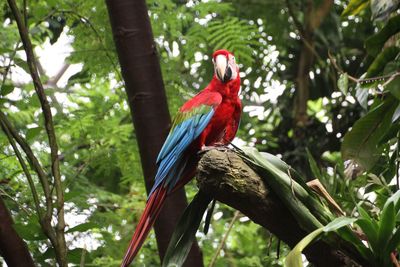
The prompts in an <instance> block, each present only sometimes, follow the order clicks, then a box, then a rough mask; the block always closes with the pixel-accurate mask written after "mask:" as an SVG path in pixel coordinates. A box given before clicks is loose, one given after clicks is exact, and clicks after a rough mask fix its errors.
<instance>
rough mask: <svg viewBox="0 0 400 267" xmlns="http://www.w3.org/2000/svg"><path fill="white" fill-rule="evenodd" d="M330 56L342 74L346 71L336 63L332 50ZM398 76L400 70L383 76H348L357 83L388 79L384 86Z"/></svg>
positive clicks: (334, 65) (330, 59) (333, 64)
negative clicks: (359, 77)
mask: <svg viewBox="0 0 400 267" xmlns="http://www.w3.org/2000/svg"><path fill="white" fill-rule="evenodd" d="M328 57H329V61H330V62H331V63H332V66H333V67H334V68H335V69H336V71H337V72H339V73H340V74H342V73H346V72H345V71H344V70H343V69H342V68H340V67H339V66H338V65H337V63H336V59H335V58H334V57H333V56H332V54H331V53H330V51H328ZM397 76H400V71H397V72H394V73H391V74H387V75H382V76H376V77H371V78H366V79H358V78H355V77H353V76H351V75H349V74H348V73H347V77H349V79H350V80H351V81H353V82H355V83H360V84H363V83H372V82H376V81H381V80H386V79H389V80H387V81H386V82H385V83H384V84H383V86H384V87H385V86H386V85H388V84H389V83H390V82H391V81H393V80H394V78H396V77H397Z"/></svg>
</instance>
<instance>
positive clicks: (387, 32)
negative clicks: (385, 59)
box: [365, 15, 400, 57]
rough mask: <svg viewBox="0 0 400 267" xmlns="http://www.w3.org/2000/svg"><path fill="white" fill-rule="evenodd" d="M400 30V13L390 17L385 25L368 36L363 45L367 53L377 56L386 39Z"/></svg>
mask: <svg viewBox="0 0 400 267" xmlns="http://www.w3.org/2000/svg"><path fill="white" fill-rule="evenodd" d="M399 31H400V15H397V16H395V17H393V18H391V19H390V20H389V21H388V23H387V24H386V25H385V27H383V28H382V30H380V31H379V32H378V33H377V34H375V35H373V36H371V37H369V38H368V39H367V40H366V41H365V47H366V49H367V52H368V54H370V55H372V56H374V57H375V56H377V55H378V54H379V52H381V50H382V47H383V46H384V44H385V43H386V41H387V40H388V39H389V38H390V37H391V36H393V35H394V34H396V33H398V32H399Z"/></svg>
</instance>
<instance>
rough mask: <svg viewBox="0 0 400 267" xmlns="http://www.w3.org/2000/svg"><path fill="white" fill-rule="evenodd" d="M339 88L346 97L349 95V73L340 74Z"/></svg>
mask: <svg viewBox="0 0 400 267" xmlns="http://www.w3.org/2000/svg"><path fill="white" fill-rule="evenodd" d="M337 86H338V88H339V90H340V91H341V92H342V93H343V94H344V95H347V90H348V87H349V76H348V75H347V73H342V74H340V76H339V79H338V82H337Z"/></svg>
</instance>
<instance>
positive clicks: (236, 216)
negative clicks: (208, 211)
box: [208, 210, 240, 267]
mask: <svg viewBox="0 0 400 267" xmlns="http://www.w3.org/2000/svg"><path fill="white" fill-rule="evenodd" d="M239 216H240V211H238V210H237V211H235V214H234V215H233V217H232V220H231V222H230V223H229V225H228V229H226V232H225V235H224V237H223V238H222V239H221V242H220V243H219V245H218V248H217V250H216V251H215V254H214V257H213V258H212V260H211V262H210V265H208V267H214V265H215V263H216V261H217V258H218V256H219V253H220V252H221V250H222V249H223V248H224V246H225V243H226V240H227V239H228V236H229V233H230V232H231V230H232V227H233V225H234V224H235V222H236V221H237V220H238V219H239Z"/></svg>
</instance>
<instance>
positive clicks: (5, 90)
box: [0, 83, 14, 96]
mask: <svg viewBox="0 0 400 267" xmlns="http://www.w3.org/2000/svg"><path fill="white" fill-rule="evenodd" d="M12 91H14V86H13V85H12V84H7V83H6V84H4V85H3V87H2V88H1V92H0V95H1V96H6V95H8V94H9V93H11V92H12Z"/></svg>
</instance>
